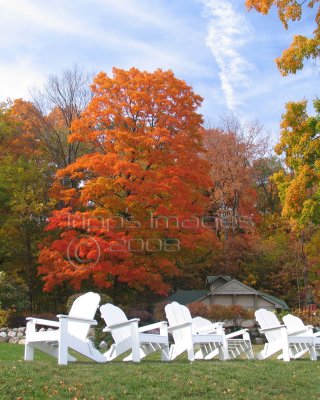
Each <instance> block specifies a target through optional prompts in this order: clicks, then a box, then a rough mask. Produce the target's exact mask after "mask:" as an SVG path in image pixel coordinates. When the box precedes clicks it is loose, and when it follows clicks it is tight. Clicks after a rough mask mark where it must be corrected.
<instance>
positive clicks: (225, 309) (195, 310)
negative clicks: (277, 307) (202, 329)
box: [188, 302, 254, 329]
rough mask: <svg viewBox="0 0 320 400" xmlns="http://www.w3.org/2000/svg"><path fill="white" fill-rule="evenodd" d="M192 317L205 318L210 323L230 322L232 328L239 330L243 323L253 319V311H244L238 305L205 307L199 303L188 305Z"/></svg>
mask: <svg viewBox="0 0 320 400" xmlns="http://www.w3.org/2000/svg"><path fill="white" fill-rule="evenodd" d="M188 308H189V310H190V312H191V315H192V317H203V318H207V319H209V320H210V321H212V322H226V323H227V322H230V323H231V324H232V326H234V327H235V328H237V329H239V328H241V326H242V323H243V322H244V321H247V320H250V319H253V318H254V315H253V311H251V310H246V309H245V308H243V307H242V306H240V305H233V306H221V305H219V304H213V305H211V306H206V305H205V304H203V303H201V302H194V303H191V304H189V305H188Z"/></svg>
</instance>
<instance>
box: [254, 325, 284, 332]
mask: <svg viewBox="0 0 320 400" xmlns="http://www.w3.org/2000/svg"><path fill="white" fill-rule="evenodd" d="M277 329H287V327H286V326H285V325H278V326H270V327H269V328H264V329H259V331H260V332H262V333H264V332H269V331H275V330H277Z"/></svg>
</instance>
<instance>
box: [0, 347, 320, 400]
mask: <svg viewBox="0 0 320 400" xmlns="http://www.w3.org/2000/svg"><path fill="white" fill-rule="evenodd" d="M157 356H158V355H157ZM159 358H160V356H159V357H155V356H153V358H152V359H146V360H143V361H142V362H141V363H140V364H132V363H123V362H120V361H114V362H110V363H107V364H95V363H92V362H89V361H88V362H86V361H85V360H83V361H80V362H77V363H73V364H69V365H68V366H58V365H57V362H56V360H55V359H53V358H51V357H49V356H46V355H45V354H42V353H40V352H36V357H35V361H34V362H24V361H23V346H21V345H12V344H1V345H0V360H1V373H0V399H1V400H2V399H5V400H14V399H19V400H27V399H57V400H60V399H73V400H80V399H87V400H88V399H98V400H99V399H100V400H112V399H113V400H115V399H117V400H118V399H148V400H149V399H150V400H153V399H184V398H191V399H228V398H230V399H250V400H251V399H252V400H260V399H299V400H301V399H302V400H310V399H320V361H317V362H311V361H309V360H307V359H303V360H297V361H292V362H290V363H284V362H281V361H278V360H266V361H247V360H233V361H228V362H220V361H218V360H217V361H197V362H193V363H190V362H188V361H187V360H186V359H184V358H181V359H178V360H177V361H173V362H171V363H162V362H160V361H159Z"/></svg>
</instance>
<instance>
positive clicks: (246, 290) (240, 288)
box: [207, 279, 260, 296]
mask: <svg viewBox="0 0 320 400" xmlns="http://www.w3.org/2000/svg"><path fill="white" fill-rule="evenodd" d="M216 294H219V295H228V294H255V295H259V294H260V293H259V292H258V291H257V290H255V289H253V288H252V287H250V286H247V285H245V284H244V283H242V282H240V281H238V280H237V279H231V280H230V281H228V282H226V283H225V284H224V285H222V286H219V287H217V288H215V289H213V290H212V291H210V292H209V293H208V294H207V295H208V296H209V295H216Z"/></svg>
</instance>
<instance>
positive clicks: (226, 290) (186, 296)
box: [168, 275, 289, 310]
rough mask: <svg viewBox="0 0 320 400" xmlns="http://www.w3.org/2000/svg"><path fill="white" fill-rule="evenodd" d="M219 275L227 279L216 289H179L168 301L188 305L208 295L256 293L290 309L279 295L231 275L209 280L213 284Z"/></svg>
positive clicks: (277, 306) (280, 306)
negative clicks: (254, 286)
mask: <svg viewBox="0 0 320 400" xmlns="http://www.w3.org/2000/svg"><path fill="white" fill-rule="evenodd" d="M219 277H222V278H224V279H225V280H226V283H225V284H223V285H221V286H219V287H217V288H215V289H214V290H212V291H210V292H208V290H180V289H179V290H177V292H176V293H174V294H172V295H171V296H169V297H168V301H169V302H171V301H177V302H178V303H180V304H183V305H186V304H190V303H193V302H194V301H200V300H203V299H205V298H206V297H208V296H214V295H255V296H260V297H262V298H263V299H265V300H266V301H268V302H270V303H273V304H274V305H275V307H276V308H281V309H284V310H289V307H288V305H287V303H286V302H285V301H284V300H282V299H279V298H278V297H275V296H272V295H270V294H266V293H263V292H261V291H259V290H255V289H253V288H252V287H250V286H247V285H245V284H244V283H242V282H240V281H238V280H237V279H232V278H231V277H230V276H225V275H216V276H209V277H207V282H209V279H208V278H215V279H212V280H211V281H210V282H209V283H210V284H211V283H212V282H214V281H215V280H217V279H218V278H219Z"/></svg>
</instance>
